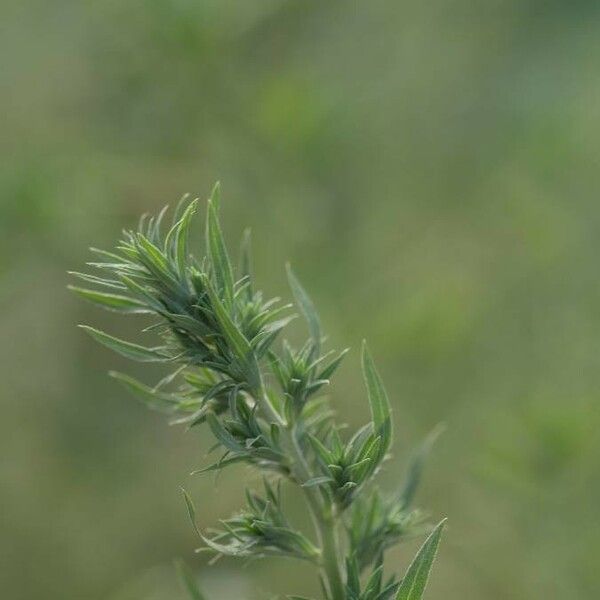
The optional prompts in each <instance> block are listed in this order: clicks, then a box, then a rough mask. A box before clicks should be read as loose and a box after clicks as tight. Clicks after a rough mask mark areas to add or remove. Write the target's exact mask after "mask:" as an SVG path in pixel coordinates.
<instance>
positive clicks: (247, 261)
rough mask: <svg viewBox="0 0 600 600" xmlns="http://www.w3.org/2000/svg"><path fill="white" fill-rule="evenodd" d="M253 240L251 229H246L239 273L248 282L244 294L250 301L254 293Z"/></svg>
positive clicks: (241, 249)
mask: <svg viewBox="0 0 600 600" xmlns="http://www.w3.org/2000/svg"><path fill="white" fill-rule="evenodd" d="M251 240H252V236H251V234H250V229H246V230H245V231H244V234H243V236H242V243H241V244H240V263H239V273H240V277H241V278H242V279H244V280H245V281H246V287H245V288H244V294H245V297H246V300H248V301H250V300H251V299H252V295H253V293H254V290H253V286H252V251H251V246H252V244H251Z"/></svg>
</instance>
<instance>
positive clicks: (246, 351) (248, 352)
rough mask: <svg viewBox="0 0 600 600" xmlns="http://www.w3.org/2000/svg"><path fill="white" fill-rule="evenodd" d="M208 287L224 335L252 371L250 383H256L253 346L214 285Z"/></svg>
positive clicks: (243, 362) (239, 358)
mask: <svg viewBox="0 0 600 600" xmlns="http://www.w3.org/2000/svg"><path fill="white" fill-rule="evenodd" d="M206 287H207V291H208V297H209V299H210V302H211V305H212V307H213V310H214V311H215V316H216V317H217V320H218V322H219V325H220V327H221V330H222V332H223V335H224V336H225V339H226V340H227V342H228V343H229V344H230V346H231V347H232V349H233V351H234V352H235V354H236V356H237V358H238V360H240V361H241V362H242V364H244V366H245V367H246V368H247V369H249V370H250V371H251V373H249V375H250V374H251V375H252V376H253V380H252V381H251V382H250V383H254V380H255V379H256V377H257V373H256V371H257V366H256V364H255V363H256V361H254V355H253V353H252V346H251V345H250V342H248V340H247V339H246V338H245V336H244V334H243V333H242V332H241V331H240V329H239V327H238V326H237V325H236V324H235V322H234V321H233V319H232V318H231V317H230V316H229V314H228V312H227V310H226V309H225V307H224V306H223V304H222V302H221V300H220V299H219V297H218V296H217V294H216V292H215V290H214V288H213V286H212V285H210V284H208V285H207V286H206Z"/></svg>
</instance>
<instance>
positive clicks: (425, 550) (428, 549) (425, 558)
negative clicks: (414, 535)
mask: <svg viewBox="0 0 600 600" xmlns="http://www.w3.org/2000/svg"><path fill="white" fill-rule="evenodd" d="M445 524H446V519H444V520H443V521H441V522H440V523H439V524H438V525H437V527H436V528H435V529H434V530H433V531H432V532H431V534H430V535H429V537H428V538H427V539H426V540H425V543H424V544H423V545H422V546H421V548H420V550H419V552H417V555H416V556H415V559H414V560H413V562H412V563H411V565H410V567H408V570H407V571H406V575H405V576H404V579H402V581H401V582H400V587H399V588H398V593H397V595H396V600H421V598H422V597H423V593H424V592H425V586H426V585H427V580H428V578H429V571H430V570H431V565H432V564H433V561H434V559H435V554H436V552H437V549H438V545H439V543H440V538H441V536H442V529H443V528H444V525H445Z"/></svg>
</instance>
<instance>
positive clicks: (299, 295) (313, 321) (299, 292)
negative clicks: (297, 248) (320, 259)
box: [287, 264, 321, 356]
mask: <svg viewBox="0 0 600 600" xmlns="http://www.w3.org/2000/svg"><path fill="white" fill-rule="evenodd" d="M287 276H288V281H289V283H290V288H291V289H292V293H293V294H294V298H295V299H296V302H297V303H298V308H300V310H301V311H302V314H303V315H304V318H305V319H306V322H307V323H308V330H309V332H310V337H311V338H312V341H313V346H314V349H315V355H317V356H318V355H319V353H320V350H321V322H320V321H319V315H318V314H317V311H316V309H315V305H314V304H313V302H312V300H311V299H310V297H309V295H308V294H307V293H306V291H305V289H304V288H303V287H302V285H301V283H300V282H299V281H298V278H297V277H296V275H294V272H293V271H292V267H291V266H290V265H289V264H288V265H287Z"/></svg>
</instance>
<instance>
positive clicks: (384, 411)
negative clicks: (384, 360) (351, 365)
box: [362, 342, 392, 453]
mask: <svg viewBox="0 0 600 600" xmlns="http://www.w3.org/2000/svg"><path fill="white" fill-rule="evenodd" d="M362 369H363V377H364V380H365V385H366V387H367V395H368V397H369V405H370V406H371V415H372V418H373V426H374V428H375V431H382V452H383V453H385V452H387V450H388V449H389V447H390V444H391V436H392V432H391V423H392V420H391V413H392V411H391V407H390V401H389V400H388V396H387V393H386V391H385V388H384V387H383V382H382V381H381V378H380V377H379V374H378V373H377V370H376V369H375V365H374V364H373V359H372V358H371V354H370V353H369V349H368V348H367V343H366V342H363V347H362Z"/></svg>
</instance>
